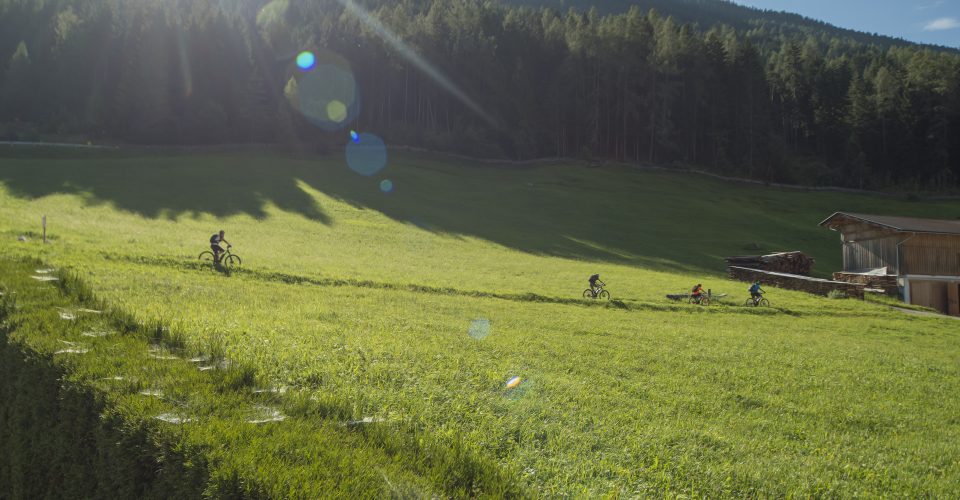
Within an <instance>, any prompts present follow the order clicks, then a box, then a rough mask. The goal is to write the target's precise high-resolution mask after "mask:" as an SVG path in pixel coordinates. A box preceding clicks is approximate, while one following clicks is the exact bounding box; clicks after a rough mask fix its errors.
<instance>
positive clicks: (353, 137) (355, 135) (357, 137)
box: [350, 130, 360, 142]
mask: <svg viewBox="0 0 960 500" xmlns="http://www.w3.org/2000/svg"><path fill="white" fill-rule="evenodd" d="M350 140H351V141H353V142H360V134H358V133H357V131H356V130H351V131H350Z"/></svg>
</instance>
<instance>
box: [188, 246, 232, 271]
mask: <svg viewBox="0 0 960 500" xmlns="http://www.w3.org/2000/svg"><path fill="white" fill-rule="evenodd" d="M231 248H233V246H232V245H230V246H227V249H226V250H225V251H224V252H223V253H222V254H220V262H219V264H220V265H222V266H224V267H240V264H241V263H242V261H241V260H240V256H239V255H237V254H235V253H233V252H231V251H230V249H231ZM197 259H199V260H202V261H204V262H213V263H214V264H218V262H216V260H215V257H214V255H213V252H211V251H210V250H206V251H204V252H201V253H200V256H199V257H197Z"/></svg>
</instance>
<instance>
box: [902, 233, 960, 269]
mask: <svg viewBox="0 0 960 500" xmlns="http://www.w3.org/2000/svg"><path fill="white" fill-rule="evenodd" d="M907 238H909V239H906V240H905V241H904V242H903V244H902V245H900V254H901V257H900V261H901V263H902V264H903V272H902V273H901V274H907V275H909V274H923V275H928V276H960V235H949V236H948V235H938V234H918V235H916V236H914V237H912V238H910V237H909V236H907Z"/></svg>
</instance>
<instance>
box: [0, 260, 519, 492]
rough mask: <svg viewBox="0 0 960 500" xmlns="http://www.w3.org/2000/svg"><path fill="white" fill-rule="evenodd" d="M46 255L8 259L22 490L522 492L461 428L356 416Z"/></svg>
mask: <svg viewBox="0 0 960 500" xmlns="http://www.w3.org/2000/svg"><path fill="white" fill-rule="evenodd" d="M39 267H41V266H40V264H39V263H37V262H31V261H17V262H15V261H10V260H0V293H2V294H3V295H2V296H0V324H2V329H0V332H2V337H3V338H2V341H3V342H2V347H0V349H2V352H0V354H2V357H3V360H4V363H3V368H2V375H3V378H2V380H0V387H2V394H0V395H2V400H0V405H2V412H0V445H2V446H0V447H2V449H4V450H6V451H5V453H4V455H3V456H2V457H0V461H2V462H0V484H6V485H10V486H9V487H8V489H7V491H8V492H9V493H10V494H11V495H12V496H13V497H29V498H33V497H45V496H49V495H52V494H55V495H63V496H67V497H97V496H105V495H110V496H114V495H115V494H116V492H120V494H119V496H120V497H170V496H171V494H172V496H177V497H198V496H201V495H203V496H211V497H218V498H220V497H276V498H285V497H300V498H317V497H321V496H331V495H344V496H346V495H349V496H361V497H382V496H403V497H406V496H436V495H442V496H450V497H467V496H469V497H476V496H480V497H485V496H496V497H525V496H527V494H526V493H525V490H524V488H523V487H522V486H521V485H520V483H519V482H518V481H517V480H516V479H514V478H512V477H510V476H509V475H507V474H504V473H503V472H502V471H500V470H499V469H498V467H497V466H496V464H493V463H490V462H488V461H484V460H482V459H479V458H477V454H476V453H475V452H474V451H473V450H471V449H468V448H466V447H465V446H464V445H462V444H461V443H459V442H456V441H449V440H439V439H434V438H432V437H431V436H429V435H426V434H424V433H423V432H421V431H420V430H418V429H417V428H415V427H413V426H411V425H409V424H407V423H405V422H383V423H381V422H376V423H375V424H376V425H365V424H364V425H353V426H351V425H346V423H347V422H349V421H351V420H355V418H356V417H355V416H354V415H352V412H351V410H350V405H349V404H348V403H349V402H344V401H338V400H335V399H332V398H327V399H324V398H316V397H314V398H310V397H309V396H307V395H306V393H299V392H297V391H291V392H289V393H286V394H282V393H281V391H276V390H270V388H269V386H268V385H267V384H265V383H264V381H262V380H258V379H257V376H256V374H255V371H254V370H253V369H251V368H250V367H246V366H241V365H238V364H231V363H230V362H229V360H225V359H222V357H221V355H220V354H219V353H217V352H188V351H186V350H185V349H184V347H183V345H184V344H183V342H182V341H181V337H179V336H178V335H177V334H176V333H174V332H170V331H169V329H168V328H166V327H165V326H164V325H163V324H162V322H160V321H155V322H149V323H145V322H140V321H137V320H134V319H133V317H132V316H130V315H129V314H126V313H125V312H124V311H117V310H110V309H109V305H108V304H105V303H103V302H102V301H99V300H97V298H96V297H95V296H94V295H93V294H92V293H91V292H90V291H89V289H88V288H87V287H86V286H85V285H84V284H83V283H82V282H81V281H80V280H78V279H77V278H76V277H75V276H73V275H71V274H69V273H66V272H62V271H58V272H55V273H49V274H44V276H49V277H51V278H56V279H55V280H53V279H51V280H49V281H47V282H42V281H38V280H34V279H31V278H32V277H33V276H37V274H36V269H37V268H39ZM18 360H19V361H18ZM204 368H208V369H204ZM264 388H266V389H264ZM37 478H49V481H42V480H41V481H37V480H36V479H37Z"/></svg>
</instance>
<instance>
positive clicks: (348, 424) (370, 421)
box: [340, 417, 386, 427]
mask: <svg viewBox="0 0 960 500" xmlns="http://www.w3.org/2000/svg"><path fill="white" fill-rule="evenodd" d="M381 422H386V419H385V418H382V417H363V418H361V419H360V420H348V421H346V422H344V423H342V424H340V425H342V426H344V427H355V426H357V425H367V424H379V423H381Z"/></svg>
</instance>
